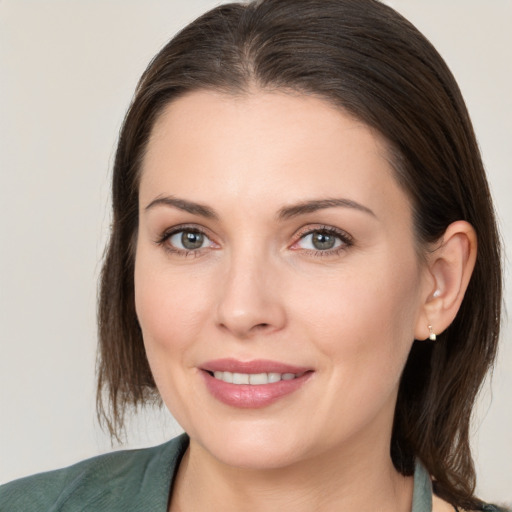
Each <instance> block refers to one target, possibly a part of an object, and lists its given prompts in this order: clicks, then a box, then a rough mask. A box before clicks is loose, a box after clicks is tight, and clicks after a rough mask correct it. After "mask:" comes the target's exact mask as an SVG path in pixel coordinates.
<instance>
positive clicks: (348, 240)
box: [293, 226, 354, 258]
mask: <svg viewBox="0 0 512 512" xmlns="http://www.w3.org/2000/svg"><path fill="white" fill-rule="evenodd" d="M313 233H321V234H324V235H329V236H334V237H336V238H338V239H339V240H340V241H341V244H340V245H339V246H338V247H334V248H332V249H326V250H323V251H321V250H319V249H317V250H313V249H302V251H303V252H306V253H307V254H310V255H311V256H314V257H318V258H323V257H328V256H337V255H339V254H340V253H342V252H344V251H346V250H347V249H348V248H349V247H351V246H353V245H354V239H353V238H352V237H351V236H350V235H349V234H348V233H347V232H346V231H343V230H342V229H339V228H335V227H333V226H318V227H314V228H311V227H309V226H308V228H307V229H305V230H304V231H302V232H301V231H299V233H298V238H297V241H296V242H294V243H293V245H296V244H297V243H299V242H300V241H301V240H303V239H304V238H305V237H306V236H308V235H311V234H313Z"/></svg>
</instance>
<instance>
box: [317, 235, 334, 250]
mask: <svg viewBox="0 0 512 512" xmlns="http://www.w3.org/2000/svg"><path fill="white" fill-rule="evenodd" d="M335 242H336V239H335V237H334V236H332V235H328V234H327V233H314V234H313V246H314V247H315V249H320V250H326V249H332V248H333V247H334V244H335Z"/></svg>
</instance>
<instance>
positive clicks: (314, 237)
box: [292, 227, 352, 254]
mask: <svg viewBox="0 0 512 512" xmlns="http://www.w3.org/2000/svg"><path fill="white" fill-rule="evenodd" d="M351 245H352V238H351V237H350V235H348V234H347V233H345V232H344V231H341V230H338V229H335V228H332V227H323V228H319V229H309V230H308V231H307V232H306V233H304V234H302V236H301V237H300V239H299V240H298V241H297V242H296V243H295V244H294V245H293V246H292V248H293V249H303V250H306V251H313V252H315V253H322V252H323V253H327V254H332V253H336V252H337V251H340V250H343V249H345V248H347V247H349V246H351Z"/></svg>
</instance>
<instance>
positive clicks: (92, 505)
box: [0, 434, 500, 512]
mask: <svg viewBox="0 0 512 512" xmlns="http://www.w3.org/2000/svg"><path fill="white" fill-rule="evenodd" d="M188 444H189V438H188V436H187V435H186V434H182V435H181V436H178V437H176V438H174V439H171V440H170V441H168V442H167V443H164V444H162V445H159V446H155V447H152V448H144V449H140V450H124V451H118V452H113V453H109V454H107V455H100V456H99V457H94V458H92V459H87V460H85V461H82V462H79V463H78V464H75V465H73V466H70V467H68V468H64V469H59V470H56V471H49V472H47V473H40V474H37V475H33V476H29V477H26V478H21V479H19V480H15V481H13V482H10V483H8V484H5V485H3V486H0V512H78V511H80V512H121V511H122V512H131V511H133V512H138V511H144V512H149V511H151V512H167V509H168V506H169V503H168V501H169V496H170V494H171V490H172V486H173V484H174V478H175V476H176V473H177V470H178V467H179V464H180V461H181V458H182V456H183V454H184V453H185V451H186V449H187V447H188ZM484 510H485V511H486V512H499V510H500V509H498V508H496V507H494V506H493V505H486V508H485V509H484ZM431 511H432V484H431V481H430V476H429V474H428V472H427V470H426V469H425V468H424V467H423V465H422V464H421V462H419V461H418V462H417V463H416V468H415V472H414V492H413V506H412V512H431Z"/></svg>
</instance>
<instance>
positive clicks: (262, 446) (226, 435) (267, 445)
mask: <svg viewBox="0 0 512 512" xmlns="http://www.w3.org/2000/svg"><path fill="white" fill-rule="evenodd" d="M284 437H285V436H283V432H282V430H281V433H280V434H279V435H275V434H272V429H270V431H269V429H261V430H259V431H254V430H252V431H251V432H247V430H245V431H244V429H237V432H233V431H232V429H227V430H225V431H223V432H222V433H221V432H219V433H218V434H215V433H211V432H209V433H207V434H206V435H205V436H204V438H201V437H196V438H195V441H196V442H197V443H198V444H199V445H201V447H202V448H203V449H204V450H206V451H207V452H208V453H209V454H210V455H211V456H213V457H214V458H215V459H217V460H218V461H219V462H221V463H223V464H226V465H228V466H232V467H237V468H242V469H252V470H260V469H278V468H282V467H285V466H289V465H290V464H293V463H294V462H297V460H298V458H299V457H300V456H299V453H300V452H299V447H301V446H302V445H303V443H296V442H294V441H293V440H292V439H288V440H286V439H283V438H284ZM191 439H194V437H192V436H191Z"/></svg>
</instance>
